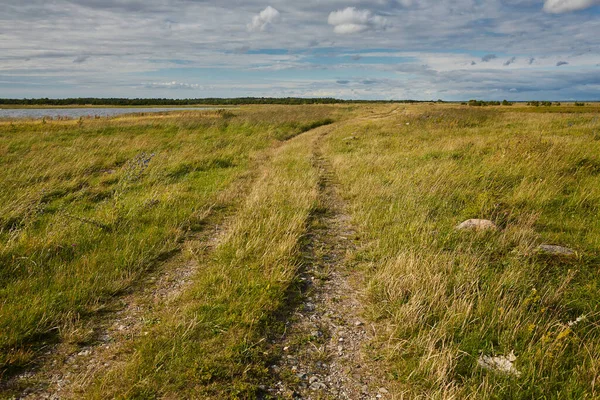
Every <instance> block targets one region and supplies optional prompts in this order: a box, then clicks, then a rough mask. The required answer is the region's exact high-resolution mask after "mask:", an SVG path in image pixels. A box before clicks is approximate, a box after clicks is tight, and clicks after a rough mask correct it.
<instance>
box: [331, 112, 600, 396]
mask: <svg viewBox="0 0 600 400" xmlns="http://www.w3.org/2000/svg"><path fill="white" fill-rule="evenodd" d="M536 111H538V110H536ZM553 111H554V110H553ZM591 111H593V112H591ZM597 112H598V109H597V108H595V109H593V110H589V109H588V113H587V114H555V113H553V114H549V113H540V112H536V113H530V110H529V109H525V108H523V107H517V106H513V108H511V109H510V110H502V112H499V111H498V109H484V110H473V109H465V108H463V109H458V108H456V107H452V106H447V107H435V108H431V107H423V106H416V107H409V108H407V112H406V113H399V114H398V115H397V116H396V117H393V118H389V119H387V120H386V121H384V122H379V121H378V122H371V121H365V122H361V123H360V124H352V125H350V126H348V127H347V128H346V129H344V130H342V131H339V132H337V133H336V134H335V135H334V136H331V138H330V141H329V143H328V148H327V149H326V151H327V152H328V153H330V154H332V157H333V164H334V166H335V168H336V172H337V176H338V178H339V180H340V181H341V183H342V185H343V190H342V193H345V196H346V198H347V199H348V201H349V202H350V208H351V213H352V215H353V218H354V221H355V223H356V224H357V225H358V226H359V227H360V230H361V231H362V234H363V235H364V240H365V242H367V243H368V245H367V246H366V247H365V249H364V250H362V251H360V252H358V253H357V254H355V257H356V259H357V260H359V261H360V264H361V265H363V268H364V269H365V273H366V275H367V277H368V281H369V283H368V292H369V295H370V302H371V306H370V316H371V318H372V319H374V320H376V321H378V322H379V329H380V332H381V336H380V340H381V341H382V342H381V344H380V346H381V348H380V351H379V354H380V355H385V357H386V360H387V363H386V364H387V365H388V368H389V369H388V374H389V376H390V377H392V378H393V379H394V380H395V381H396V382H397V387H396V390H397V391H398V392H401V391H403V392H404V393H405V395H407V396H408V397H409V398H417V397H423V398H431V397H433V398H450V397H458V398H506V399H516V398H523V399H525V398H582V397H586V396H587V397H589V398H591V397H595V395H597V388H596V386H595V379H596V376H597V373H598V368H599V367H600V358H599V356H598V354H600V353H599V350H600V332H599V330H598V322H600V319H599V317H598V312H599V311H600V308H599V304H600V292H599V291H598V287H599V284H600V275H599V274H598V267H599V266H600V251H599V248H600V218H599V217H600V214H599V210H600V209H599V207H600V173H599V170H598V163H599V162H600V141H599V140H598V138H597V136H596V135H597V132H598V130H599V129H600V123H599V122H598V113H597ZM351 132H354V135H356V136H357V137H358V140H354V141H347V140H344V138H345V137H347V136H348V134H349V133H351ZM469 218H486V219H491V220H493V221H494V222H495V223H496V224H497V225H498V226H499V227H500V228H501V230H500V231H499V232H497V233H487V234H484V233H468V232H458V231H456V230H455V229H454V227H455V226H456V225H457V224H458V223H460V222H462V221H463V220H466V219H469ZM540 243H552V244H560V245H565V246H569V247H572V248H573V249H575V250H576V251H577V252H578V256H577V257H575V258H573V259H560V258H556V257H547V256H541V255H537V254H536V252H535V251H534V249H535V247H536V246H537V245H538V244H540ZM582 315H583V316H585V317H586V319H585V320H584V321H582V322H580V323H578V324H576V325H574V326H572V327H569V326H568V322H569V321H574V320H575V319H576V318H578V317H579V316H582ZM511 351H514V352H515V354H516V355H517V356H518V359H517V362H516V367H517V368H518V369H519V370H520V371H521V372H522V375H521V377H519V378H511V377H507V376H505V375H502V374H498V373H492V372H488V371H483V370H481V369H480V368H478V367H477V366H476V364H477V359H478V357H479V355H480V354H487V355H508V354H509V353H510V352H511Z"/></svg>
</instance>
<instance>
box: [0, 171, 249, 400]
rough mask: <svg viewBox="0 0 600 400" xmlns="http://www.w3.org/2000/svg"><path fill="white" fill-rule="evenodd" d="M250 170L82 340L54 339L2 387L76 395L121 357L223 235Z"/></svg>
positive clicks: (21, 393) (23, 393)
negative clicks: (31, 364) (29, 366)
mask: <svg viewBox="0 0 600 400" xmlns="http://www.w3.org/2000/svg"><path fill="white" fill-rule="evenodd" d="M251 175H252V176H251ZM253 175H254V174H250V173H248V174H246V175H244V176H242V177H241V178H240V180H239V183H238V184H233V185H232V186H231V187H230V188H229V189H227V190H226V191H225V192H223V193H221V195H220V196H219V198H218V199H217V201H216V204H218V206H211V207H209V208H207V209H206V210H204V211H203V212H202V214H201V215H200V217H199V220H200V221H201V224H200V225H201V228H200V230H198V231H195V232H190V233H188V234H187V237H186V238H185V239H184V241H183V242H182V244H181V246H180V248H179V250H177V251H176V252H174V254H171V255H170V256H169V257H168V258H167V259H166V260H165V261H163V262H161V263H160V265H159V266H158V267H157V268H156V269H155V270H152V271H151V272H149V273H148V274H147V275H146V276H144V277H143V278H142V279H141V280H140V281H139V282H137V283H136V284H135V285H134V286H133V287H132V288H130V289H129V293H128V294H126V295H125V296H122V297H119V298H117V299H115V300H113V301H112V302H110V304H109V305H107V307H106V308H107V309H108V310H113V311H107V312H106V313H105V314H104V315H99V316H96V317H95V318H92V320H91V321H89V322H88V324H89V325H91V326H93V330H94V334H93V339H92V340H89V341H88V344H86V345H73V344H68V343H63V342H61V343H58V344H57V345H55V346H53V347H52V348H50V349H49V350H48V351H47V352H46V353H45V354H44V355H42V356H40V362H39V363H38V365H37V366H36V368H35V369H32V370H30V371H27V372H25V373H22V374H20V375H17V376H15V377H14V378H12V379H10V380H9V381H8V382H7V383H6V384H5V385H4V387H2V389H3V390H6V391H8V392H9V393H10V392H13V393H15V392H16V393H18V394H17V395H15V396H14V397H13V398H15V399H27V400H33V399H52V400H54V399H62V398H77V393H80V392H81V391H82V390H83V389H84V388H85V387H87V385H88V384H89V383H90V382H91V381H92V380H93V379H94V378H95V377H96V376H97V375H98V373H100V372H102V371H106V370H108V369H111V368H113V367H114V366H115V365H116V364H117V363H119V362H123V359H124V358H126V355H127V354H126V351H127V350H126V349H127V348H128V347H129V346H128V345H129V344H131V343H132V342H133V340H134V339H135V338H138V337H140V336H142V335H145V334H148V331H147V330H146V329H148V328H149V327H150V326H152V325H154V324H157V323H160V321H159V320H157V319H156V315H159V310H162V309H165V308H166V307H169V305H170V304H171V303H172V302H173V301H174V300H175V299H177V298H178V297H179V296H180V295H181V293H183V292H184V290H185V289H186V288H187V287H188V286H189V285H190V284H191V282H192V279H193V276H194V275H195V274H196V273H197V272H198V270H199V269H200V266H201V261H202V260H203V259H204V258H205V257H207V256H208V255H209V254H210V253H211V252H212V250H213V249H214V248H216V246H217V245H218V244H219V242H220V240H221V239H222V238H223V237H224V235H225V233H226V228H227V226H228V225H229V220H231V219H233V215H234V211H235V210H234V208H235V207H234V206H235V204H234V203H235V198H236V196H239V192H240V191H241V192H244V193H245V192H246V191H248V190H249V189H250V187H251V183H252V181H253V180H254V178H255V177H254V176H253ZM114 310H116V311H114ZM148 330H149V329H148Z"/></svg>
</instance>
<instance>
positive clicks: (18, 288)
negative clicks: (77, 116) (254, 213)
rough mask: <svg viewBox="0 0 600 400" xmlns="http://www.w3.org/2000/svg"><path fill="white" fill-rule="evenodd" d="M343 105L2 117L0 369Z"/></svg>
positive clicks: (113, 291)
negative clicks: (262, 156) (259, 158)
mask: <svg viewBox="0 0 600 400" xmlns="http://www.w3.org/2000/svg"><path fill="white" fill-rule="evenodd" d="M335 114H336V109H335V107H329V106H315V107H298V108H291V107H277V106H274V107H257V108H248V109H243V110H233V111H232V110H228V111H220V112H214V111H212V112H200V113H198V112H185V113H177V114H164V115H150V116H144V117H139V116H137V117H136V116H131V117H120V118H114V119H101V120H98V119H83V120H80V121H18V120H15V121H8V120H7V121H0V187H1V190H0V299H1V301H0V377H1V376H2V373H1V372H2V371H6V370H10V369H15V368H19V367H22V366H25V365H27V364H28V363H30V362H31V361H33V360H34V358H35V355H36V352H35V349H36V348H37V347H38V346H39V345H40V344H41V343H42V342H43V341H46V340H48V339H50V340H63V341H65V340H71V341H75V342H85V341H86V340H88V339H89V335H90V334H91V330H90V329H88V327H87V326H86V323H85V321H86V320H87V318H88V316H89V315H91V314H93V313H94V312H96V311H98V310H101V309H102V308H103V307H104V305H105V303H106V301H107V300H109V299H110V298H111V297H113V296H115V295H117V294H119V293H120V292H123V291H124V290H126V289H127V288H128V287H130V286H131V285H132V284H133V283H134V282H135V281H137V280H138V279H139V278H140V276H142V275H143V274H144V273H145V272H147V271H148V270H149V269H151V268H152V267H153V264H155V263H156V262H157V261H159V260H160V259H161V258H163V257H165V256H166V255H168V254H169V253H170V252H172V251H174V250H177V248H178V245H179V242H180V241H181V240H182V239H183V237H184V236H185V235H186V232H188V231H190V230H192V231H193V230H196V229H201V225H202V220H201V217H200V216H201V215H204V214H205V212H206V210H207V209H208V208H211V207H215V206H216V207H217V208H218V206H219V205H218V204H215V202H216V199H217V196H218V194H219V193H220V192H221V191H222V190H224V189H225V188H226V187H228V186H229V185H231V184H232V183H233V182H235V180H236V179H237V178H238V177H240V176H241V175H242V174H244V173H246V172H247V171H248V169H249V168H251V166H252V165H253V161H252V160H253V158H254V157H255V155H256V154H258V153H259V152H261V151H264V150H265V149H267V148H270V147H272V146H273V145H276V144H277V143H279V141H280V140H283V139H287V138H290V137H293V136H295V135H297V134H299V133H301V132H303V131H305V130H307V129H311V128H312V127H314V126H318V125H321V124H327V123H330V122H331V118H332V117H334V115H335Z"/></svg>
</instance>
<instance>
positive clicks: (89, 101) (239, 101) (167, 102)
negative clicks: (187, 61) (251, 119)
mask: <svg viewBox="0 0 600 400" xmlns="http://www.w3.org/2000/svg"><path fill="white" fill-rule="evenodd" d="M421 102H431V101H419V100H340V99H335V98H331V97H319V98H299V97H286V98H275V97H239V98H230V99H224V98H203V99H165V98H158V99H145V98H137V99H125V98H95V97H86V98H67V99H49V98H40V99H0V105H2V104H5V105H27V106H36V105H40V106H41V105H44V106H87V105H90V106H194V105H244V104H337V103H421ZM438 102H441V100H438Z"/></svg>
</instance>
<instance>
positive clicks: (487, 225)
mask: <svg viewBox="0 0 600 400" xmlns="http://www.w3.org/2000/svg"><path fill="white" fill-rule="evenodd" d="M456 229H458V230H474V231H495V230H498V227H497V226H496V224H494V223H493V222H492V221H490V220H488V219H468V220H466V221H464V222H462V223H461V224H460V225H458V226H457V227H456Z"/></svg>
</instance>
